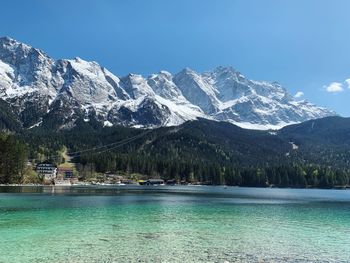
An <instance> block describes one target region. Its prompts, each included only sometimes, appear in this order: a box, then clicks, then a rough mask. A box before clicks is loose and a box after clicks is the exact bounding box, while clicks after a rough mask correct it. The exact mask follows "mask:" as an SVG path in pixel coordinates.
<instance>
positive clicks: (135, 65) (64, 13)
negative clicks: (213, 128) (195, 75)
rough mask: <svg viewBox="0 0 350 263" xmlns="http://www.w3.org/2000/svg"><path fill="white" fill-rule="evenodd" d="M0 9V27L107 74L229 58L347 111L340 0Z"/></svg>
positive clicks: (40, 1)
mask: <svg viewBox="0 0 350 263" xmlns="http://www.w3.org/2000/svg"><path fill="white" fill-rule="evenodd" d="M1 10H2V12H1V16H0V34H1V35H4V36H5V35H6V36H10V37H12V38H15V39H17V40H19V41H23V42H25V43H28V44H31V45H33V46H35V47H38V48H40V49H42V50H44V51H45V52H46V53H47V54H49V55H50V56H52V57H54V58H56V59H58V58H73V57H77V56H79V57H81V58H83V59H85V60H95V61H97V62H99V63H100V64H101V65H103V66H105V67H106V68H108V69H109V70H110V71H112V72H113V73H115V74H116V75H125V74H127V73H129V72H133V73H139V74H143V75H148V74H150V73H154V72H158V71H160V70H162V69H165V70H168V71H170V72H173V73H175V72H178V71H179V70H181V69H182V68H184V67H190V68H193V69H194V70H196V71H199V72H201V71H206V70H210V69H212V68H214V67H216V66H219V65H223V66H233V67H234V68H236V69H237V70H239V71H240V72H242V73H243V74H244V75H245V76H247V77H249V78H251V79H256V80H270V81H275V80H276V81H278V82H280V83H281V84H282V85H284V86H285V87H286V88H287V89H288V90H289V91H290V92H291V93H292V94H296V93H297V92H302V93H303V94H304V95H303V96H301V98H306V99H308V100H309V101H311V102H314V103H316V104H318V105H321V106H326V107H328V108H330V109H333V110H335V111H336V112H337V113H339V114H341V115H342V116H350V107H349V106H348V104H349V102H350V89H349V88H348V86H349V85H348V84H350V81H349V80H348V79H350V52H349V51H350V18H349V15H348V14H349V10H350V1H348V0H284V1H280V0H220V1H218V0H176V1H175V0H173V1H170V0H168V1H166V0H74V1H73V0H60V1H47V0H30V1H24V0H11V1H2V2H1ZM346 80H348V81H346ZM302 93H299V94H302Z"/></svg>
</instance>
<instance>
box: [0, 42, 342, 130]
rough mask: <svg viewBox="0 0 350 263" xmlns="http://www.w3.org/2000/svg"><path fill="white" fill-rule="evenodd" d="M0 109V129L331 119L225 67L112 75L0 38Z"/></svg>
mask: <svg viewBox="0 0 350 263" xmlns="http://www.w3.org/2000/svg"><path fill="white" fill-rule="evenodd" d="M0 108H1V111H0V121H2V124H1V126H2V127H3V128H4V127H5V128H8V127H7V126H9V125H10V126H11V125H17V126H18V127H21V128H25V129H30V128H33V127H36V126H42V127H47V128H52V129H70V128H72V127H74V126H75V125H76V123H77V121H84V122H91V121H97V122H99V123H101V124H102V125H103V126H113V125H123V126H127V127H142V128H149V127H150V128H155V127H162V126H178V125H180V124H182V123H184V122H186V121H190V120H195V119H198V118H204V119H209V120H216V121H225V122H230V123H232V124H236V125H239V126H241V127H243V128H251V129H278V128H281V127H284V126H286V125H290V124H294V123H300V122H304V121H307V120H310V119H317V118H323V117H327V116H334V115H336V114H335V112H333V111H330V110H328V109H326V108H322V107H318V106H316V105H314V104H312V103H310V102H308V101H306V100H297V99H296V98H294V97H293V96H292V95H291V94H290V93H288V91H287V90H286V89H285V88H284V87H282V86H281V85H280V84H278V83H277V82H272V83H271V82H267V81H254V80H249V79H247V78H246V77H245V76H243V75H242V74H241V73H240V72H238V71H236V70H235V69H233V68H232V67H217V68H215V69H214V70H212V71H208V72H204V73H197V72H195V71H194V70H192V69H189V68H185V69H183V70H182V71H180V72H179V73H176V74H171V73H169V72H167V71H160V72H159V73H157V74H152V75H150V76H148V77H147V78H145V77H143V76H141V75H135V74H128V75H127V76H123V77H118V76H116V75H114V74H113V73H111V72H110V71H108V70H107V69H106V68H104V67H102V66H100V65H99V64H98V63H96V62H87V61H84V60H82V59H80V58H75V59H71V60H67V59H60V60H54V59H53V58H51V57H50V56H48V55H47V54H46V53H45V52H43V51H41V50H39V49H36V48H34V47H31V46H29V45H27V44H24V43H21V42H18V41H16V40H14V39H11V38H8V37H3V38H0ZM4 120H7V122H6V121H4ZM9 120H10V121H9Z"/></svg>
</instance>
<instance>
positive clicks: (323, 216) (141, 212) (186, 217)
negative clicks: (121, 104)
mask: <svg viewBox="0 0 350 263" xmlns="http://www.w3.org/2000/svg"><path fill="white" fill-rule="evenodd" d="M225 261H228V262H350V191H348V190H291V189H256V188H231V187H228V188H224V187H189V186H186V187H164V186H159V187H140V186H119V187H98V188H96V187H67V188H65V187H56V188H55V187H0V262H5V263H11V262H16V263H18V262H89V263H91V262H225Z"/></svg>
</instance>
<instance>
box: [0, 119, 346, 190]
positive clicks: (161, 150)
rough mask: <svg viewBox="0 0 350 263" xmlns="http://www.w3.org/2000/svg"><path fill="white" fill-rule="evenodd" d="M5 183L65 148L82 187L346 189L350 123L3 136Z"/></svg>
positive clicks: (0, 171) (94, 128) (0, 172)
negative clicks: (161, 183)
mask: <svg viewBox="0 0 350 263" xmlns="http://www.w3.org/2000/svg"><path fill="white" fill-rule="evenodd" d="M0 145H1V153H0V183H21V182H23V176H24V174H25V173H26V172H28V171H27V170H28V167H27V166H28V165H27V162H28V160H29V161H30V162H31V163H32V165H35V163H37V162H41V161H45V160H48V161H50V162H53V163H55V164H60V163H62V162H63V161H64V160H63V157H62V154H61V153H62V148H64V147H66V148H67V149H68V152H69V153H71V154H70V157H71V158H72V160H73V161H74V162H75V163H76V167H77V169H78V172H79V177H80V179H81V180H84V179H86V177H88V176H89V175H90V174H91V173H107V172H109V173H122V174H124V175H131V174H140V175H142V176H144V177H148V178H162V179H165V180H173V179H174V180H176V181H177V182H181V181H183V182H192V183H195V182H201V183H205V184H214V185H219V184H226V185H239V186H260V187H266V186H271V185H274V186H278V187H322V188H328V187H341V186H345V185H348V184H349V178H350V168H349V160H350V122H349V119H344V118H339V117H331V118H325V119H320V120H315V121H309V122H306V123H302V124H298V125H293V126H289V127H286V128H284V129H282V130H280V131H277V132H268V131H253V130H245V129H241V128H239V127H237V126H234V125H232V124H229V123H224V122H213V121H208V120H199V121H193V122H187V123H185V124H183V125H181V126H178V127H164V128H158V129H153V130H152V129H150V130H143V129H133V128H125V127H111V128H103V127H101V126H100V125H99V124H98V123H85V122H83V121H81V122H79V123H77V125H76V127H75V128H73V129H71V130H60V131H58V130H48V129H42V128H40V127H38V128H34V129H30V130H26V131H23V130H22V131H19V132H16V133H14V132H12V133H9V132H7V133H5V132H4V133H2V135H1V137H0Z"/></svg>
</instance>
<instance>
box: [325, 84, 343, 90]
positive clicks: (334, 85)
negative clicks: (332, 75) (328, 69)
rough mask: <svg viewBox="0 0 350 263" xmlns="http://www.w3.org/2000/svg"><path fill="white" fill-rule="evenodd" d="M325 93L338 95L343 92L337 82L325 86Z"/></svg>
mask: <svg viewBox="0 0 350 263" xmlns="http://www.w3.org/2000/svg"><path fill="white" fill-rule="evenodd" d="M326 90H327V92H330V93H338V92H342V91H344V88H343V84H342V83H339V82H332V83H331V84H329V85H328V86H326Z"/></svg>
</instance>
